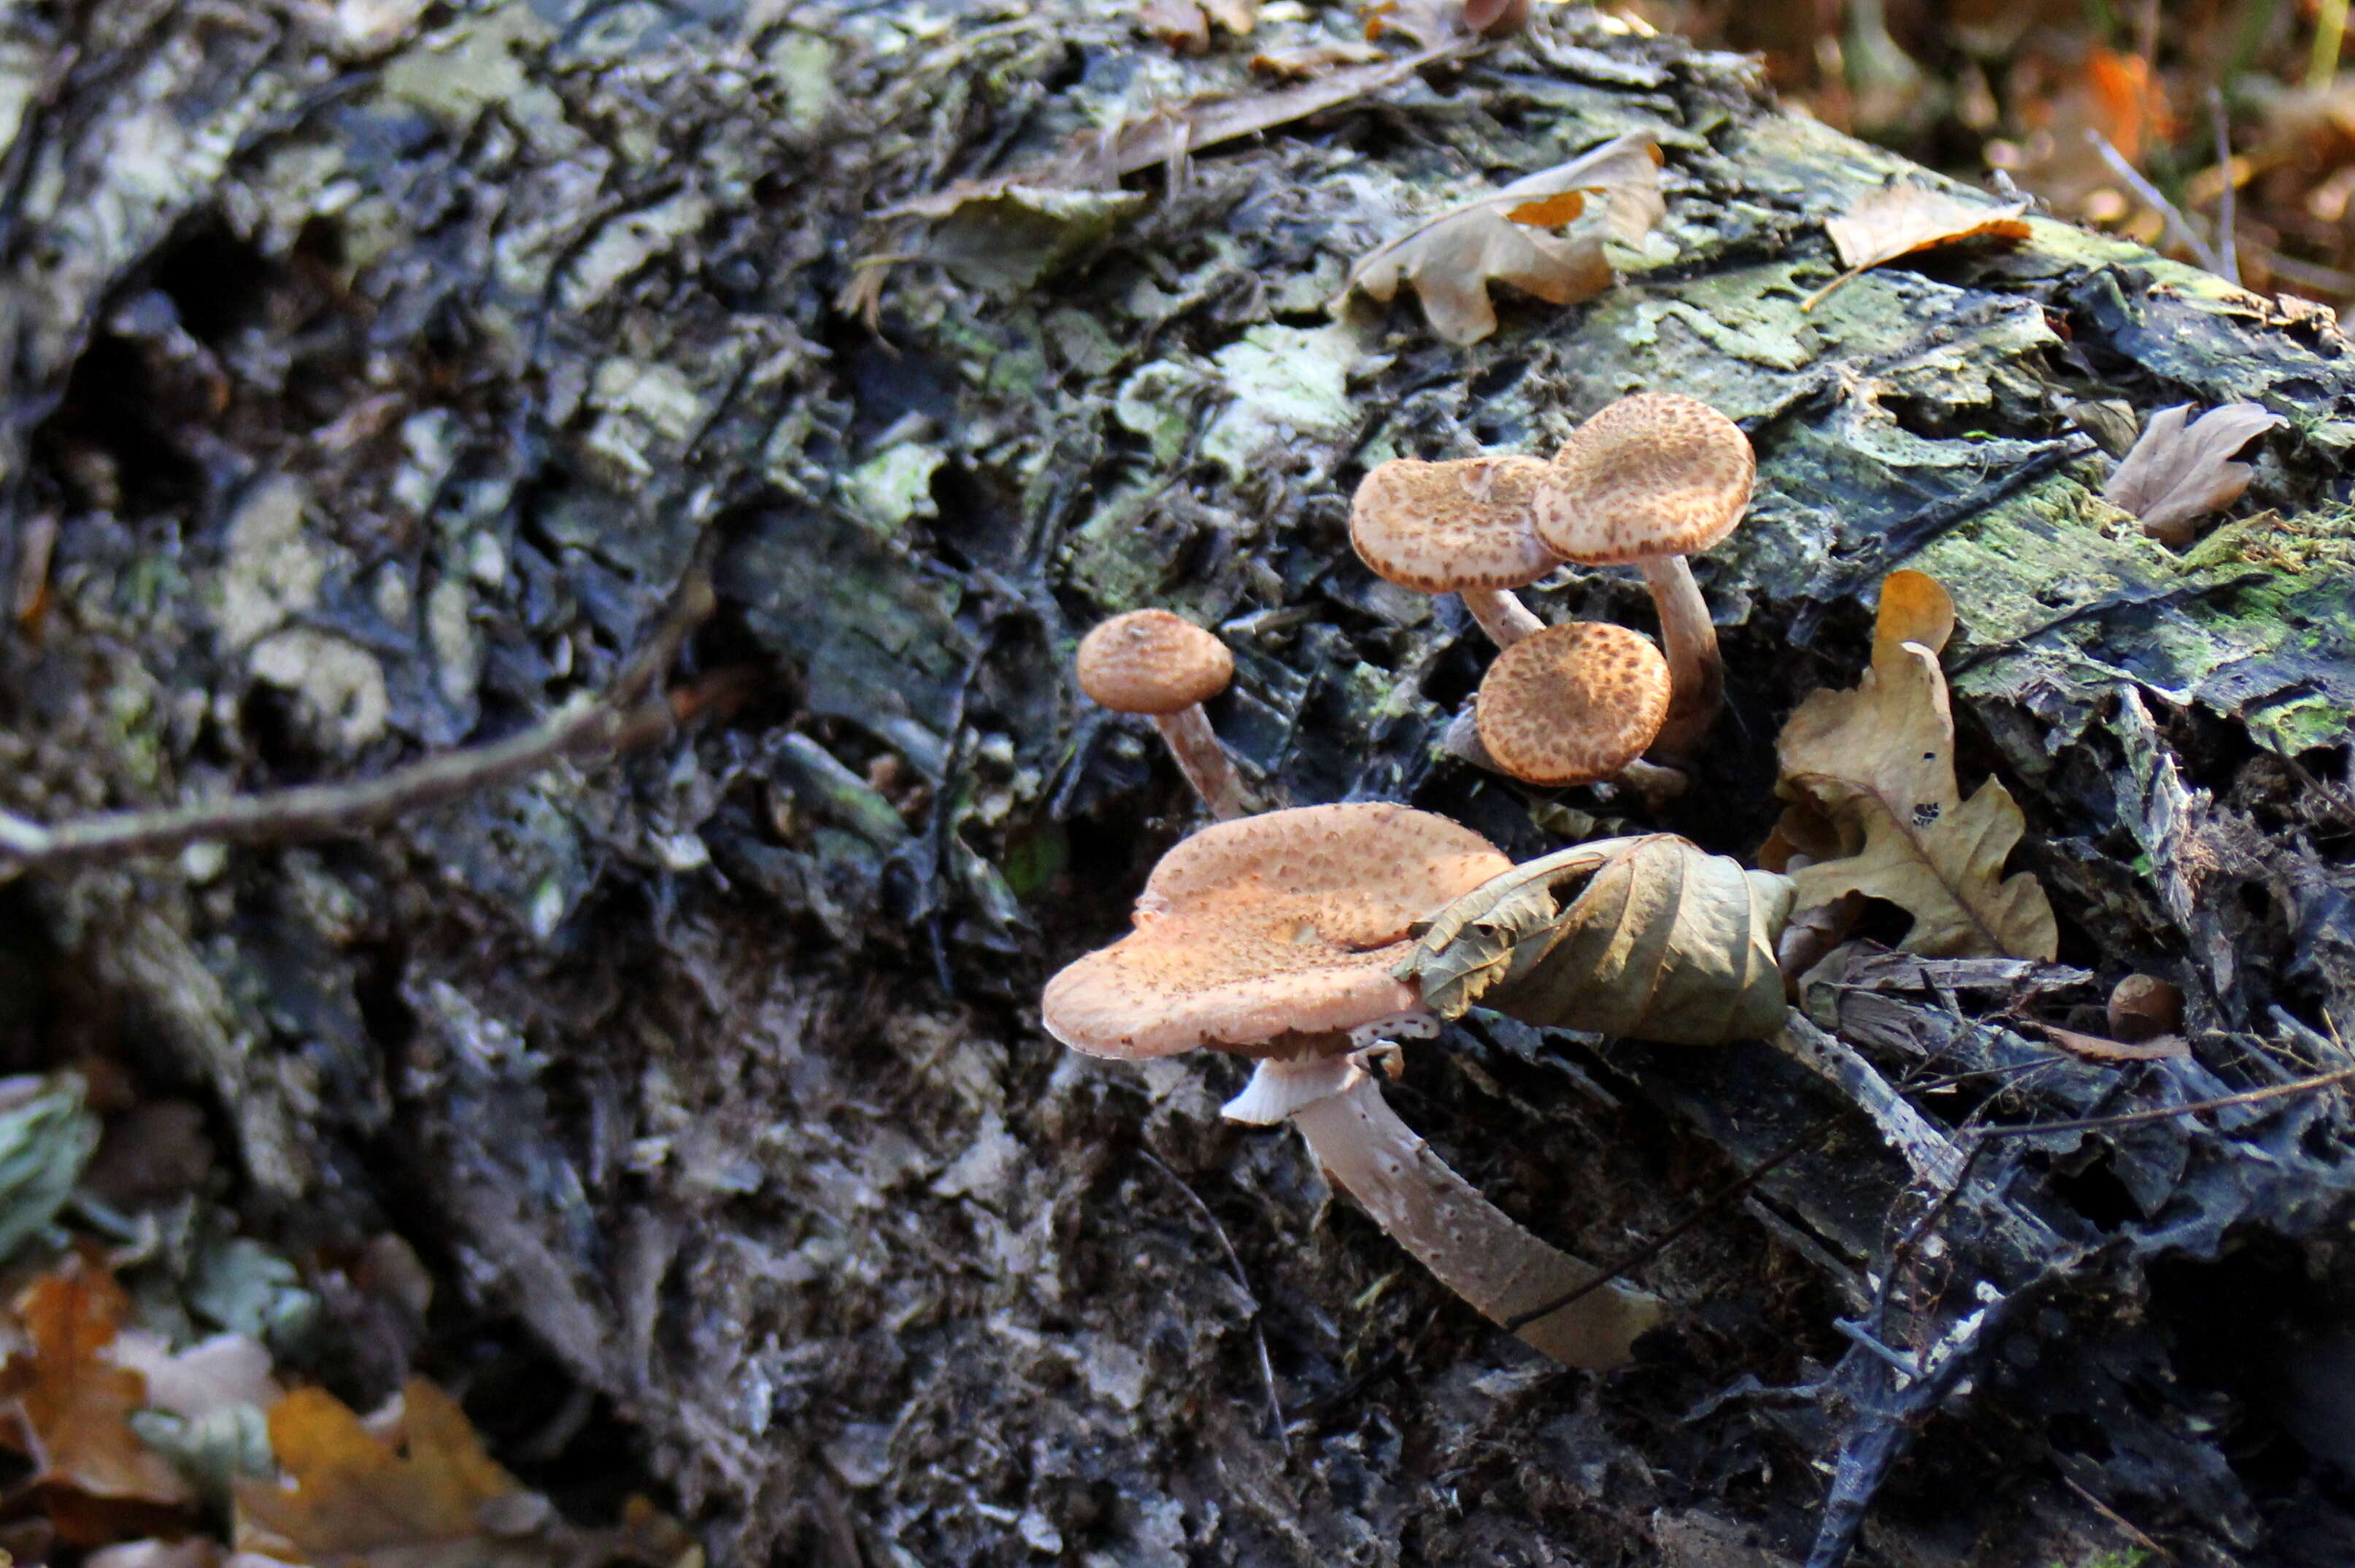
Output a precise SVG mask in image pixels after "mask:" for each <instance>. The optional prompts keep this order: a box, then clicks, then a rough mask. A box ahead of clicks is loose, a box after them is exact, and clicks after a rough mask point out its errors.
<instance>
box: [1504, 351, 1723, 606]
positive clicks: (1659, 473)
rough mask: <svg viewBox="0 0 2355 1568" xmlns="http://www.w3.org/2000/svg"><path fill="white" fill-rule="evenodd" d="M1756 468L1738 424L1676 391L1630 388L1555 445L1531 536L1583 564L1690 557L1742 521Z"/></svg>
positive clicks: (1595, 564)
mask: <svg viewBox="0 0 2355 1568" xmlns="http://www.w3.org/2000/svg"><path fill="white" fill-rule="evenodd" d="M1757 474H1758V459H1757V457H1756V456H1755V455H1754V454H1753V453H1752V452H1751V450H1750V438H1749V437H1748V436H1746V435H1743V434H1742V427H1741V426H1740V425H1737V424H1735V423H1734V422H1733V421H1732V420H1730V419H1727V418H1726V417H1725V416H1724V415H1723V414H1721V413H1719V412H1718V411H1716V410H1715V409H1713V408H1710V406H1709V405H1708V404H1707V403H1704V402H1699V401H1696V400H1693V399H1691V398H1688V397H1683V396H1680V395H1679V394H1678V393H1675V392H1639V393H1637V394H1636V396H1634V397H1632V398H1622V399H1620V400H1618V401H1617V402H1615V403H1613V404H1612V405H1611V406H1610V407H1609V408H1606V409H1604V411H1602V412H1600V413H1598V414H1596V415H1595V416H1594V417H1593V419H1590V420H1588V421H1586V422H1585V423H1584V424H1582V425H1580V426H1579V427H1578V429H1577V430H1575V431H1573V432H1572V433H1571V437H1570V439H1569V440H1568V441H1566V442H1564V443H1561V452H1559V453H1555V455H1554V460H1553V464H1552V467H1551V472H1550V473H1549V474H1547V475H1546V476H1545V478H1544V480H1543V481H1542V482H1541V483H1540V485H1538V491H1537V496H1536V499H1535V501H1534V503H1533V507H1534V510H1535V513H1536V517H1537V531H1538V535H1539V537H1540V539H1543V540H1544V541H1545V545H1546V548H1547V549H1550V550H1552V551H1553V552H1554V554H1556V555H1558V556H1560V557H1561V559H1563V560H1574V561H1578V562H1580V563H1581V564H1582V565H1586V566H1625V565H1627V564H1628V563H1630V562H1632V561H1637V560H1644V559H1646V557H1649V556H1659V555H1698V554H1699V553H1700V552H1701V551H1702V550H1705V549H1709V548H1710V546H1711V545H1713V544H1715V543H1717V541H1718V540H1720V539H1723V538H1724V537H1725V536H1726V535H1728V534H1730V533H1732V531H1733V525H1734V524H1735V523H1737V522H1740V521H1741V520H1742V508H1743V507H1747V506H1749V505H1750V485H1751V482H1752V481H1753V479H1755V478H1756V477H1757Z"/></svg>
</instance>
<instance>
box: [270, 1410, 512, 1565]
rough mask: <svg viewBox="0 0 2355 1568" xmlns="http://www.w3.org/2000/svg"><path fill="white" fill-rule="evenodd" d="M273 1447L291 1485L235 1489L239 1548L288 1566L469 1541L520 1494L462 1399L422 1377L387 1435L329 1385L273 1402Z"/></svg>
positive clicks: (477, 1535)
mask: <svg viewBox="0 0 2355 1568" xmlns="http://www.w3.org/2000/svg"><path fill="white" fill-rule="evenodd" d="M270 1445H271V1448H272V1450H273V1451H274V1452H275V1453H276V1454H277V1456H278V1462H279V1464H280V1466H282V1467H283V1468H284V1469H285V1471H286V1473H287V1475H288V1477H291V1479H292V1481H293V1485H292V1486H285V1487H281V1486H273V1485H272V1484H270V1483H269V1482H266V1481H241V1482H240V1483H239V1484H238V1487H237V1540H236V1544H237V1549H238V1550H239V1551H240V1552H262V1553H264V1554H266V1555H268V1556H272V1557H275V1558H278V1559H279V1560H280V1561H281V1562H285V1563H328V1562H331V1561H335V1560H337V1559H344V1558H351V1557H365V1556H366V1555H367V1554H368V1553H369V1552H373V1551H378V1550H381V1549H383V1548H386V1547H401V1546H421V1545H425V1544H428V1543H431V1542H435V1541H452V1542H455V1541H472V1540H474V1539H476V1538H477V1537H479V1536H480V1535H481V1534H482V1533H483V1527H482V1525H481V1523H480V1521H479V1516H480V1513H481V1510H482V1509H483V1507H484V1505H485V1504H487V1503H491V1502H494V1501H496V1500H497V1499H503V1498H508V1497H512V1496H514V1495H516V1494H517V1493H519V1492H522V1491H523V1490H524V1487H523V1484H522V1483H521V1482H519V1481H517V1479H516V1478H515V1477H513V1476H510V1475H508V1474H507V1473H506V1471H505V1470H503V1469H501V1468H500V1467H498V1465H497V1464H496V1462H495V1461H493V1459H492V1458H491V1456H490V1455H489V1454H487V1453H485V1451H484V1449H483V1443H482V1439H481V1438H479V1437H477V1436H476V1435H474V1425H473V1424H472V1423H470V1422H469V1421H467V1419H466V1413H465V1412H464V1411H463V1410H461V1409H460V1408H459V1407H458V1402H457V1401H456V1400H453V1399H452V1398H451V1397H450V1396H449V1395H448V1394H446V1393H443V1392H442V1391H441V1390H440V1389H438V1388H436V1387H434V1386H433V1385H432V1383H430V1382H427V1381H424V1380H423V1379H422V1378H413V1379H411V1380H410V1383H409V1386H408V1387H407V1388H406V1389H404V1390H402V1391H401V1400H400V1414H399V1416H398V1419H397V1421H396V1422H395V1423H394V1424H393V1429H392V1431H391V1432H389V1434H387V1435H383V1436H378V1435H376V1434H374V1433H371V1432H370V1431H369V1430H368V1427H367V1426H366V1425H365V1424H362V1422H361V1421H360V1418H359V1417H358V1416H357V1415H356V1414H354V1413H352V1410H351V1408H350V1407H349V1406H348V1405H346V1404H345V1403H344V1402H343V1401H341V1400H339V1399H337V1398H336V1396H335V1395H333V1394H331V1393H329V1392H326V1391H325V1389H316V1388H303V1389H296V1390H295V1391H294V1392H292V1393H290V1394H288V1395H287V1396H286V1397H285V1398H284V1399H282V1400H281V1401H279V1402H278V1403H277V1404H276V1405H274V1406H272V1408H271V1412H270Z"/></svg>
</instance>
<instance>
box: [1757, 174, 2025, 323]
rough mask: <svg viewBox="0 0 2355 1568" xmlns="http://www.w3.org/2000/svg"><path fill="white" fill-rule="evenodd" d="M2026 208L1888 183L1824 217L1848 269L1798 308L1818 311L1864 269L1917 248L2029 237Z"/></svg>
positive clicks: (1905, 183)
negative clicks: (1836, 214)
mask: <svg viewBox="0 0 2355 1568" xmlns="http://www.w3.org/2000/svg"><path fill="white" fill-rule="evenodd" d="M2027 211H2028V204H2027V203H2026V202H2024V201H2015V202H2010V203H2008V204H2006V205H2004V206H2001V207H1989V206H1987V204H1985V203H1983V202H1976V201H1966V200H1964V199H1963V198H1962V197H1956V196H1949V195H1947V194H1946V193H1945V191H1940V190H1932V189H1930V188H1929V187H1926V186H1918V185H1914V184H1913V183H1912V182H1911V181H1906V180H1901V181H1899V182H1898V183H1897V184H1895V185H1889V186H1883V187H1881V189H1879V190H1876V191H1874V192H1873V193H1872V194H1871V195H1870V196H1867V197H1863V198H1862V199H1860V200H1859V201H1858V202H1857V203H1856V205H1855V206H1853V207H1851V208H1849V209H1848V210H1847V211H1846V212H1844V213H1842V214H1841V215H1840V216H1839V217H1838V218H1828V219H1825V220H1824V229H1825V231H1826V232H1827V233H1828V234H1830V235H1831V237H1832V249H1833V250H1834V251H1838V253H1839V260H1840V265H1841V266H1843V267H1845V268H1847V269H1848V270H1847V271H1846V272H1842V273H1841V274H1840V275H1839V276H1838V277H1837V278H1834V279H1833V280H1832V281H1831V282H1830V283H1826V284H1825V285H1824V286H1823V287H1822V288H1820V289H1817V291H1816V292H1815V293H1812V294H1810V295H1808V296H1807V299H1806V303H1805V304H1802V305H1801V306H1800V307H1799V308H1800V309H1801V310H1813V309H1814V308H1815V307H1816V302H1817V301H1818V300H1820V299H1822V298H1823V297H1824V296H1825V295H1826V294H1828V293H1831V292H1832V291H1833V290H1834V289H1836V288H1838V287H1839V286H1840V285H1841V284H1842V283H1847V282H1848V281H1849V279H1850V278H1853V277H1855V276H1856V275H1857V274H1858V273H1859V272H1864V271H1865V270H1867V269H1868V268H1871V267H1878V266H1880V265H1881V263H1882V262H1883V261H1895V260H1897V258H1898V257H1900V256H1910V255H1912V254H1913V252H1914V251H1928V250H1933V249H1934V248H1935V247H1937V246H1940V245H1952V244H1955V243H1957V242H1959V241H1961V240H1982V239H1993V240H2025V239H2027V238H2028V219H2026V218H2025V217H2024V216H2022V215H2023V214H2025V213H2026V212H2027Z"/></svg>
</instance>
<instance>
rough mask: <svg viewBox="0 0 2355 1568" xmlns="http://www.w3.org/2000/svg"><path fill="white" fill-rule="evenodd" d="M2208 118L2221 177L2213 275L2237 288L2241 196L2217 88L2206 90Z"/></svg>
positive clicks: (2228, 119) (2221, 95) (2229, 120)
mask: <svg viewBox="0 0 2355 1568" xmlns="http://www.w3.org/2000/svg"><path fill="white" fill-rule="evenodd" d="M2208 117H2209V119H2210V120H2211V121H2212V122H2213V123H2214V124H2215V127H2216V172H2217V173H2218V174H2221V175H2222V176H2224V189H2223V193H2222V195H2220V196H2218V197H2216V258H2217V260H2218V261H2222V262H2223V263H2224V264H2223V265H2222V267H2220V268H2218V269H2217V271H2218V272H2221V273H2222V274H2223V278H2224V281H2225V282H2226V283H2232V284H2233V285H2235V286H2238V285H2239V283H2240V282H2241V244H2240V238H2239V236H2238V235H2237V234H2236V233H2235V232H2234V231H2235V230H2236V229H2239V228H2240V223H2241V213H2240V200H2241V193H2240V190H2239V188H2238V187H2235V186H2234V185H2233V183H2232V115H2230V114H2229V113H2227V112H2225V110H2224V93H2223V90H2222V89H2221V88H2215V87H2211V88H2210V89H2209V90H2208Z"/></svg>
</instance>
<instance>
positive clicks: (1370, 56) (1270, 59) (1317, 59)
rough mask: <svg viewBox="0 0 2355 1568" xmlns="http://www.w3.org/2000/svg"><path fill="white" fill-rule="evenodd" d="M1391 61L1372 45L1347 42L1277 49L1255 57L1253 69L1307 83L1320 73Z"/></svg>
mask: <svg viewBox="0 0 2355 1568" xmlns="http://www.w3.org/2000/svg"><path fill="white" fill-rule="evenodd" d="M1389 58H1390V57H1389V56H1388V55H1387V54H1385V53H1384V52H1383V51H1382V50H1380V48H1376V47H1375V46H1373V45H1372V44H1359V43H1351V42H1350V41H1349V40H1348V39H1346V38H1343V39H1340V40H1337V41H1336V42H1333V43H1325V44H1311V45H1309V46H1307V47H1306V48H1297V49H1275V50H1272V51H1270V52H1269V53H1266V54H1258V55H1253V56H1252V62H1251V68H1252V69H1253V70H1255V71H1258V72H1259V73H1260V74H1261V75H1262V76H1273V77H1281V78H1284V80H1290V81H1305V80H1307V79H1308V78H1310V77H1312V76H1315V75H1316V74H1317V73H1318V72H1320V71H1327V70H1331V69H1333V68H1334V67H1335V66H1343V65H1368V64H1370V63H1372V62H1373V61H1375V60H1382V59H1389Z"/></svg>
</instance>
